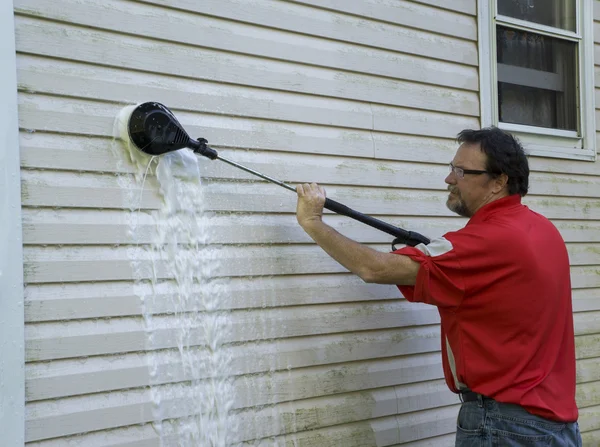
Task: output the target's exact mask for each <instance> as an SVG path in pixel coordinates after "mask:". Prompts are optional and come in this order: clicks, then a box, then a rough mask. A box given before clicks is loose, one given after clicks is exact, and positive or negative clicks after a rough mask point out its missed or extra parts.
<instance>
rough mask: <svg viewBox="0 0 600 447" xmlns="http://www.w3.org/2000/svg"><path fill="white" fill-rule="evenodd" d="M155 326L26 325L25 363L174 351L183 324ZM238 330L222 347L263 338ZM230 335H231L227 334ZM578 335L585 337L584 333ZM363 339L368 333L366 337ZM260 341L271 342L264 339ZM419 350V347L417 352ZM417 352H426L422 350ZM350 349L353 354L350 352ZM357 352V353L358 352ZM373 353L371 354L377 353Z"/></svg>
mask: <svg viewBox="0 0 600 447" xmlns="http://www.w3.org/2000/svg"><path fill="white" fill-rule="evenodd" d="M215 318H216V317H214V316H207V317H206V318H202V316H200V317H198V320H199V322H198V323H197V324H196V325H193V326H191V329H193V331H192V332H191V333H190V335H188V336H187V337H188V342H189V344H190V346H198V347H202V346H203V345H204V344H205V343H206V342H207V340H206V338H205V337H206V335H205V333H204V332H205V331H204V327H203V326H202V324H203V323H204V324H209V323H210V324H213V323H214V321H215ZM221 318H222V317H221ZM259 318H260V319H261V321H263V322H265V324H266V325H267V327H268V328H269V329H271V330H272V331H273V333H274V334H276V331H277V330H276V329H275V327H276V326H271V323H270V322H269V323H268V324H267V323H266V322H267V321H269V320H266V319H262V316H261V317H259ZM422 318H425V317H422ZM430 318H431V320H430V321H432V322H435V316H434V315H431V316H430ZM153 321H154V323H153V326H152V329H153V332H152V333H153V338H152V340H151V341H148V340H147V334H146V330H145V327H144V324H143V321H141V319H134V318H124V319H119V320H110V321H93V322H80V323H73V322H72V323H69V326H68V328H67V326H66V325H65V324H64V323H46V324H38V325H35V326H28V327H27V329H26V335H27V342H26V358H27V360H28V361H41V360H51V359H60V358H73V357H80V356H87V355H105V354H115V353H124V352H137V351H143V350H145V349H168V348H173V347H176V346H177V338H178V334H179V333H180V331H181V329H180V328H179V326H178V325H180V324H181V321H179V320H178V319H172V318H168V317H163V318H154V319H153ZM219 321H220V320H219ZM426 321H427V320H426ZM222 324H225V323H222ZM254 324H256V319H255V320H254ZM405 324H407V323H405ZM421 324H423V323H421ZM425 324H426V323H425ZM248 326H249V327H252V323H249V324H248ZM385 326H386V325H385V324H384V325H382V326H378V325H377V324H372V325H371V326H369V325H366V326H365V327H363V328H361V329H363V330H368V329H380V327H385ZM238 328H239V326H237V327H236V325H235V323H234V324H233V327H232V328H231V329H230V328H229V327H225V328H224V330H223V332H225V329H227V333H225V334H222V338H223V340H224V342H233V341H235V342H248V341H253V340H260V339H261V334H255V333H253V332H249V333H248V332H241V333H238V332H237V330H236V329H238ZM309 328H310V329H308V330H306V329H305V330H304V331H302V332H301V333H302V334H303V335H320V337H319V338H318V340H317V341H316V343H318V344H319V345H322V346H323V348H322V349H324V350H325V351H326V350H327V349H328V348H327V346H328V345H329V344H330V343H332V342H330V341H327V340H335V339H336V337H337V338H340V339H342V340H346V338H347V339H348V341H347V342H346V341H344V344H345V345H346V343H349V342H351V341H354V342H356V343H367V342H366V341H365V340H370V338H368V337H367V335H360V336H358V335H357V336H355V335H353V334H342V335H329V334H330V333H331V332H336V329H335V328H321V329H320V330H319V329H317V328H314V327H310V326H309ZM229 330H230V331H231V333H229ZM280 330H281V329H280ZM65 331H68V333H67V335H65ZM250 331H251V329H250ZM390 331H391V332H390ZM438 331H439V330H437V329H436V326H423V327H418V328H415V329H400V328H399V329H396V330H389V329H385V330H383V331H380V332H379V333H374V334H373V335H372V337H374V338H373V340H376V341H377V343H380V342H381V340H384V339H387V338H388V336H390V337H392V340H395V341H396V342H397V345H398V346H394V347H393V350H394V352H392V353H391V354H390V355H404V354H412V353H415V352H428V350H429V351H431V350H435V349H439V346H438V347H436V346H435V343H433V344H432V343H431V342H430V341H431V340H434V339H437V338H439V333H438ZM581 333H583V334H587V333H588V332H581ZM363 334H367V333H366V332H365V333H363ZM280 336H281V335H280ZM263 338H270V337H264V336H263ZM599 338H600V334H592V335H579V336H577V337H576V340H577V350H578V351H577V352H578V358H580V359H583V358H590V357H595V356H596V355H597V353H598V347H597V346H593V343H598V339H599ZM398 340H400V341H401V342H399V341H398ZM407 340H408V341H410V342H412V343H413V344H414V348H415V349H419V350H418V351H412V352H400V353H396V351H395V350H396V349H399V347H400V345H403V344H404V343H405V342H407ZM310 342H311V339H306V340H305V339H301V340H298V341H297V343H301V344H302V347H301V348H298V349H302V350H304V349H305V348H304V344H307V343H310ZM313 342H314V341H313ZM279 343H281V344H282V345H290V346H292V345H294V344H295V343H296V341H295V340H294V339H289V340H286V339H283V338H282V339H281V340H280V342H278V343H276V344H275V348H278V347H279ZM373 343H375V342H373ZM267 345H268V343H266V344H265V346H267ZM417 346H420V347H419V348H417ZM384 348H385V349H387V348H390V346H388V347H385V346H384ZM231 349H232V350H233V351H232V352H235V351H237V350H238V348H235V347H233V348H231ZM290 349H291V348H290ZM420 349H424V350H423V351H421V350H420ZM350 350H351V351H354V349H352V348H351V349H350ZM356 350H357V351H358V348H357V349H356ZM317 351H320V349H317V348H316V347H315V349H314V353H313V354H316V353H317ZM302 352H304V351H302ZM313 354H311V357H314V355H313ZM372 354H373V355H374V354H375V352H373V353H372ZM298 355H300V354H298ZM279 360H280V359H277V361H279ZM302 366H307V365H302Z"/></svg>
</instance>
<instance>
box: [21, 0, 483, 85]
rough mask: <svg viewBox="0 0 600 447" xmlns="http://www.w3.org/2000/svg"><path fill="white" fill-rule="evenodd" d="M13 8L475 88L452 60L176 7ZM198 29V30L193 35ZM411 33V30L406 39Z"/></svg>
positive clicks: (441, 53)
mask: <svg viewBox="0 0 600 447" xmlns="http://www.w3.org/2000/svg"><path fill="white" fill-rule="evenodd" d="M16 11H17V12H19V13H25V14H32V15H34V16H35V17H39V16H43V17H46V18H50V19H55V20H56V19H60V20H62V21H65V22H68V23H72V24H77V25H81V26H85V27H89V26H92V27H94V28H102V29H105V30H111V31H118V32H121V33H127V34H133V35H136V36H139V37H145V38H150V39H153V40H154V39H157V40H164V41H170V42H176V43H180V44H185V45H190V46H195V47H202V48H208V49H213V50H221V51H226V52H230V53H239V54H246V55H251V56H256V57H262V58H269V59H279V60H284V61H289V62H293V63H301V64H307V65H314V66H321V67H326V68H328V69H339V70H344V71H352V72H357V73H365V74H369V75H375V76H381V77H389V78H395V79H401V80H412V81H417V82H426V83H430V84H438V85H439V84H440V82H438V79H441V78H443V76H444V71H447V72H449V73H451V72H452V71H454V72H456V74H457V75H458V74H460V73H461V72H468V75H467V76H466V78H465V79H463V82H462V83H461V84H460V85H459V87H461V88H468V89H470V90H477V75H476V70H475V68H474V67H469V68H467V67H456V68H454V66H453V64H449V63H441V62H436V61H432V60H429V59H424V58H422V57H418V58H416V57H414V56H406V55H402V54H398V53H396V52H391V51H385V50H381V49H375V48H372V47H364V46H359V45H354V44H350V43H347V42H346V43H341V42H337V41H332V40H327V39H323V38H315V37H311V36H307V35H305V34H303V35H300V34H292V33H289V32H283V31H277V30H274V29H265V28H262V27H256V26H249V25H246V24H242V23H240V22H233V21H225V20H222V19H218V18H214V17H206V16H201V15H198V14H189V13H185V12H182V11H178V10H170V11H169V13H168V14H167V15H165V14H164V12H163V10H161V9H157V8H156V7H154V6H150V5H144V4H140V3H122V2H118V1H115V0H112V1H107V2H104V3H103V4H102V5H100V4H99V3H98V2H97V1H94V0H84V1H74V0H63V1H62V2H61V3H60V4H56V5H51V4H47V3H43V2H40V1H39V0H21V1H20V4H19V5H18V6H17V7H16ZM438 14H439V12H438ZM132 15H133V16H143V17H144V20H136V21H131V20H129V17H131V16H132ZM238 15H239V11H238ZM459 17H460V16H459ZM165 22H167V23H165ZM464 29H465V30H470V31H471V32H472V33H475V31H476V26H475V24H474V23H470V24H469V26H465V27H464ZM198 30H201V32H200V33H198ZM414 35H415V33H413V34H412V35H411V36H410V37H413V36H414ZM410 37H409V39H410ZM433 40H438V41H439V42H437V45H436V44H433V43H432V41H433ZM273 41H276V42H277V45H270V44H271V42H273ZM418 43H419V44H421V46H420V47H419V48H418V49H417V47H414V46H413V50H412V51H411V52H412V53H413V54H417V55H418V56H422V55H423V51H429V52H431V53H432V54H435V56H437V58H438V59H445V60H447V59H450V60H453V61H454V62H459V63H465V62H467V61H466V60H464V59H459V58H458V57H460V55H461V54H460V52H461V49H463V51H464V50H466V48H465V47H466V46H467V45H466V44H465V43H464V42H462V41H456V42H454V43H453V42H452V41H451V39H449V38H446V39H440V38H439V37H436V36H429V39H425V38H424V37H423V36H421V38H420V39H418ZM413 45H414V44H413ZM449 46H452V49H453V51H452V53H449V52H448V49H447V48H448V47H449ZM444 47H445V48H444ZM469 49H471V48H469ZM457 56H458V57H457ZM469 62H472V61H471V60H469ZM419 76H421V77H419ZM441 84H444V85H445V84H446V83H444V82H442V83H441Z"/></svg>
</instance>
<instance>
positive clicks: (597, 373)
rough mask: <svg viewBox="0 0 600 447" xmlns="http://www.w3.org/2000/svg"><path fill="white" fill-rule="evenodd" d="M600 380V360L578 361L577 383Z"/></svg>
mask: <svg viewBox="0 0 600 447" xmlns="http://www.w3.org/2000/svg"><path fill="white" fill-rule="evenodd" d="M599 380H600V358H591V359H582V360H577V383H580V384H582V383H587V382H597V381H599Z"/></svg>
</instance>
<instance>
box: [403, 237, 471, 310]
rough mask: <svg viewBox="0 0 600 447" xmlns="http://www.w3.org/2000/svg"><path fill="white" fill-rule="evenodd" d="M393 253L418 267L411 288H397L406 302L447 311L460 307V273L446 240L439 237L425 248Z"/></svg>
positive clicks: (450, 244) (406, 249)
mask: <svg viewBox="0 0 600 447" xmlns="http://www.w3.org/2000/svg"><path fill="white" fill-rule="evenodd" d="M393 253H395V254H399V255H404V256H408V257H409V258H411V259H412V260H413V261H416V262H418V263H419V264H420V265H421V267H420V268H419V273H418V274H417V279H416V282H415V285H414V286H398V288H399V289H400V292H402V294H403V295H404V296H405V297H406V299H407V300H409V301H413V302H422V303H426V304H431V305H433V306H438V307H443V308H448V309H451V308H457V307H458V306H460V304H461V303H462V300H463V298H464V295H465V281H464V277H463V275H464V272H463V271H462V269H461V265H460V260H459V259H458V256H457V252H456V250H455V249H454V247H453V245H452V242H451V241H450V240H449V239H447V238H446V237H441V238H438V239H434V240H432V241H431V242H430V243H429V244H428V245H423V244H419V245H417V246H416V247H404V248H401V249H399V250H396V251H394V252H393Z"/></svg>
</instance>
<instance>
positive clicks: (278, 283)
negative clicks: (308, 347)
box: [25, 274, 399, 321]
mask: <svg viewBox="0 0 600 447" xmlns="http://www.w3.org/2000/svg"><path fill="white" fill-rule="evenodd" d="M223 287H224V288H225V287H226V289H227V293H226V294H225V293H224V294H222V295H223V296H221V297H220V299H219V308H220V309H248V308H267V307H269V308H270V307H277V306H304V305H311V304H326V303H350V302H353V301H354V302H358V301H362V302H364V301H373V300H386V299H394V300H395V299H397V297H398V296H399V292H398V289H397V288H396V287H395V286H387V285H378V284H365V283H364V282H363V281H362V280H360V279H359V278H358V277H356V276H354V275H350V274H348V275H342V276H339V275H296V276H282V277H272V278H267V277H255V278H230V279H228V280H227V282H226V283H223ZM176 291H177V286H176V283H175V282H169V281H161V282H160V283H159V284H156V285H153V286H152V285H150V284H144V283H132V282H98V283H64V284H63V283H57V284H31V283H30V284H28V285H27V287H26V289H25V297H26V298H25V299H26V303H27V304H26V308H27V309H26V311H25V312H26V315H27V317H26V318H28V319H29V321H46V320H58V321H61V320H70V319H79V318H104V317H106V316H124V315H140V314H141V313H142V312H147V313H148V314H164V313H173V312H175V311H180V312H181V311H194V310H201V309H202V307H201V304H199V303H197V302H193V303H188V304H187V305H186V306H184V307H182V305H181V304H179V303H177V302H176V301H173V300H172V297H173V295H175V294H176ZM201 291H202V289H201V288H200V287H194V288H192V289H191V293H198V294H199V293H201ZM151 292H154V294H151ZM150 295H152V296H150ZM141 296H145V297H147V298H146V299H145V300H144V307H143V308H142V303H141V298H140V297H141ZM103 303H105V306H104V307H106V308H104V307H103ZM111 303H119V304H118V305H117V306H114V310H110V309H107V308H108V307H110V304H111ZM130 312H134V313H133V314H130ZM119 314H121V315H119Z"/></svg>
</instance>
